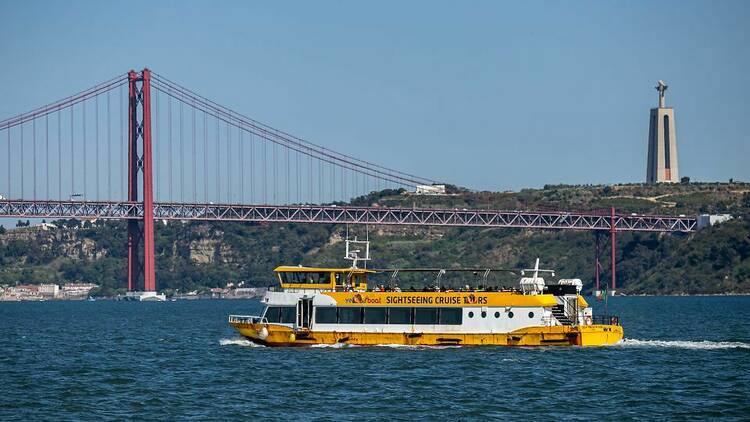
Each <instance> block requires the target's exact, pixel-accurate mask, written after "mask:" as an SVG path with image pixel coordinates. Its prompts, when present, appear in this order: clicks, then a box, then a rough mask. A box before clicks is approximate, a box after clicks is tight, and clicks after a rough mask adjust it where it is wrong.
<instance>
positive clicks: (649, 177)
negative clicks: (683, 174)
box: [646, 81, 680, 183]
mask: <svg viewBox="0 0 750 422" xmlns="http://www.w3.org/2000/svg"><path fill="white" fill-rule="evenodd" d="M656 90H657V91H659V107H657V108H652V109H651V123H650V124H649V129H648V163H647V164H646V181H647V182H648V183H662V182H666V183H676V182H679V181H680V174H679V172H678V168H677V133H676V131H675V124H674V109H672V107H667V106H666V104H665V98H664V95H665V93H666V92H667V85H666V84H665V83H664V81H659V83H658V85H657V86H656Z"/></svg>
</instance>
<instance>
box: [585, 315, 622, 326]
mask: <svg viewBox="0 0 750 422" xmlns="http://www.w3.org/2000/svg"><path fill="white" fill-rule="evenodd" d="M591 323H592V324H593V325H620V317H619V316H617V315H594V316H593V317H592V318H591Z"/></svg>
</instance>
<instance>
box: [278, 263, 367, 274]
mask: <svg viewBox="0 0 750 422" xmlns="http://www.w3.org/2000/svg"><path fill="white" fill-rule="evenodd" d="M274 271H275V272H277V273H295V272H296V273H323V272H325V273H356V274H373V273H375V272H376V271H373V270H368V269H366V268H351V267H349V268H326V267H301V266H293V265H282V266H280V267H276V269H274Z"/></svg>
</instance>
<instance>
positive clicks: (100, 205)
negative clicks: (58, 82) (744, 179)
mask: <svg viewBox="0 0 750 422" xmlns="http://www.w3.org/2000/svg"><path fill="white" fill-rule="evenodd" d="M0 217H3V218H77V219H115V220H117V219H126V220H127V219H136V220H141V219H143V204H141V203H139V202H128V201H120V202H99V201H25V200H0ZM154 218H156V219H159V220H201V221H252V222H269V223H270V222H274V223H321V224H342V223H345V224H384V225H408V226H448V227H451V226H452V227H484V228H495V227H496V228H503V227H504V228H529V229H571V230H606V231H611V222H612V217H611V215H610V214H609V213H601V212H547V211H544V212H535V211H496V210H472V209H466V210H455V209H427V208H382V207H381V208H374V207H373V208H370V207H338V206H318V205H237V204H183V203H154ZM614 220H615V229H616V231H642V232H682V233H689V232H693V231H695V230H696V226H697V219H696V218H695V217H675V216H657V215H632V214H628V215H615V217H614Z"/></svg>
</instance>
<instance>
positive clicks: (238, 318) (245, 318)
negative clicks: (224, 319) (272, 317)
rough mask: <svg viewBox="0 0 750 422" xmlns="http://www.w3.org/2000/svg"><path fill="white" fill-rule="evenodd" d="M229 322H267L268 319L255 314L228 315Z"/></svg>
mask: <svg viewBox="0 0 750 422" xmlns="http://www.w3.org/2000/svg"><path fill="white" fill-rule="evenodd" d="M229 323H230V324H268V320H267V319H266V318H263V317H261V316H257V315H229Z"/></svg>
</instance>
